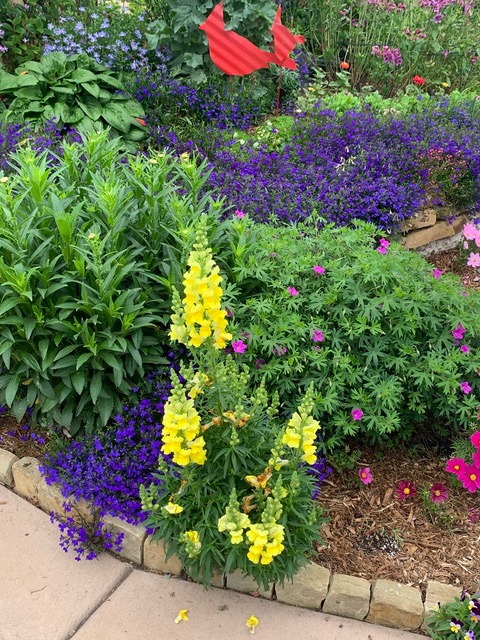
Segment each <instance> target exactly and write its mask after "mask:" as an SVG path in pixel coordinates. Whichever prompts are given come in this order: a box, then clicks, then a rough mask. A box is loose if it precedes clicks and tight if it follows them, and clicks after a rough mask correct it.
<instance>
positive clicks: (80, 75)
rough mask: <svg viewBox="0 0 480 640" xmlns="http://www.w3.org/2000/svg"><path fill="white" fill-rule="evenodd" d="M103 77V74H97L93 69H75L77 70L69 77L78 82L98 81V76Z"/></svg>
mask: <svg viewBox="0 0 480 640" xmlns="http://www.w3.org/2000/svg"><path fill="white" fill-rule="evenodd" d="M98 77H99V78H101V77H102V74H99V75H95V74H94V73H92V72H91V71H88V70H87V69H75V71H73V72H72V73H71V74H70V75H69V77H68V79H69V80H71V81H73V82H76V83H79V84H80V83H82V84H83V83H84V82H87V83H90V82H96V80H97V78H98Z"/></svg>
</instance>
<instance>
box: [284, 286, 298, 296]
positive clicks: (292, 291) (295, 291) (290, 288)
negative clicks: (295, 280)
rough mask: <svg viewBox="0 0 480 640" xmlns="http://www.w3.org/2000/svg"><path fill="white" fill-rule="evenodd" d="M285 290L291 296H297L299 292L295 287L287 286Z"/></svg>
mask: <svg viewBox="0 0 480 640" xmlns="http://www.w3.org/2000/svg"><path fill="white" fill-rule="evenodd" d="M287 291H288V293H289V294H290V295H291V296H298V293H299V292H298V291H297V290H296V289H295V287H288V289H287Z"/></svg>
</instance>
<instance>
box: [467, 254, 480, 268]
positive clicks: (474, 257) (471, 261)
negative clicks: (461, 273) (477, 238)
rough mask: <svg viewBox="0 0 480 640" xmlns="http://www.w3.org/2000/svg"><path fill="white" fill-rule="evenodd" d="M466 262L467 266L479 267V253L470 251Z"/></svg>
mask: <svg viewBox="0 0 480 640" xmlns="http://www.w3.org/2000/svg"><path fill="white" fill-rule="evenodd" d="M467 264H468V266H469V267H474V268H477V267H480V253H470V257H469V258H468V260H467Z"/></svg>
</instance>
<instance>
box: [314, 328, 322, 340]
mask: <svg viewBox="0 0 480 640" xmlns="http://www.w3.org/2000/svg"><path fill="white" fill-rule="evenodd" d="M312 340H313V341H314V342H323V333H322V332H321V331H319V330H318V329H315V330H314V332H313V336H312Z"/></svg>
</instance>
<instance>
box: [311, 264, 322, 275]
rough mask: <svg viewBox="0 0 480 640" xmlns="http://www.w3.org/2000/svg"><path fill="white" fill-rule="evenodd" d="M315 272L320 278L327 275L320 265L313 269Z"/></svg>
mask: <svg viewBox="0 0 480 640" xmlns="http://www.w3.org/2000/svg"><path fill="white" fill-rule="evenodd" d="M313 270H314V271H315V273H316V274H317V275H318V276H323V274H324V273H325V269H324V268H323V267H321V266H320V265H319V264H316V265H315V266H314V267H313Z"/></svg>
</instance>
